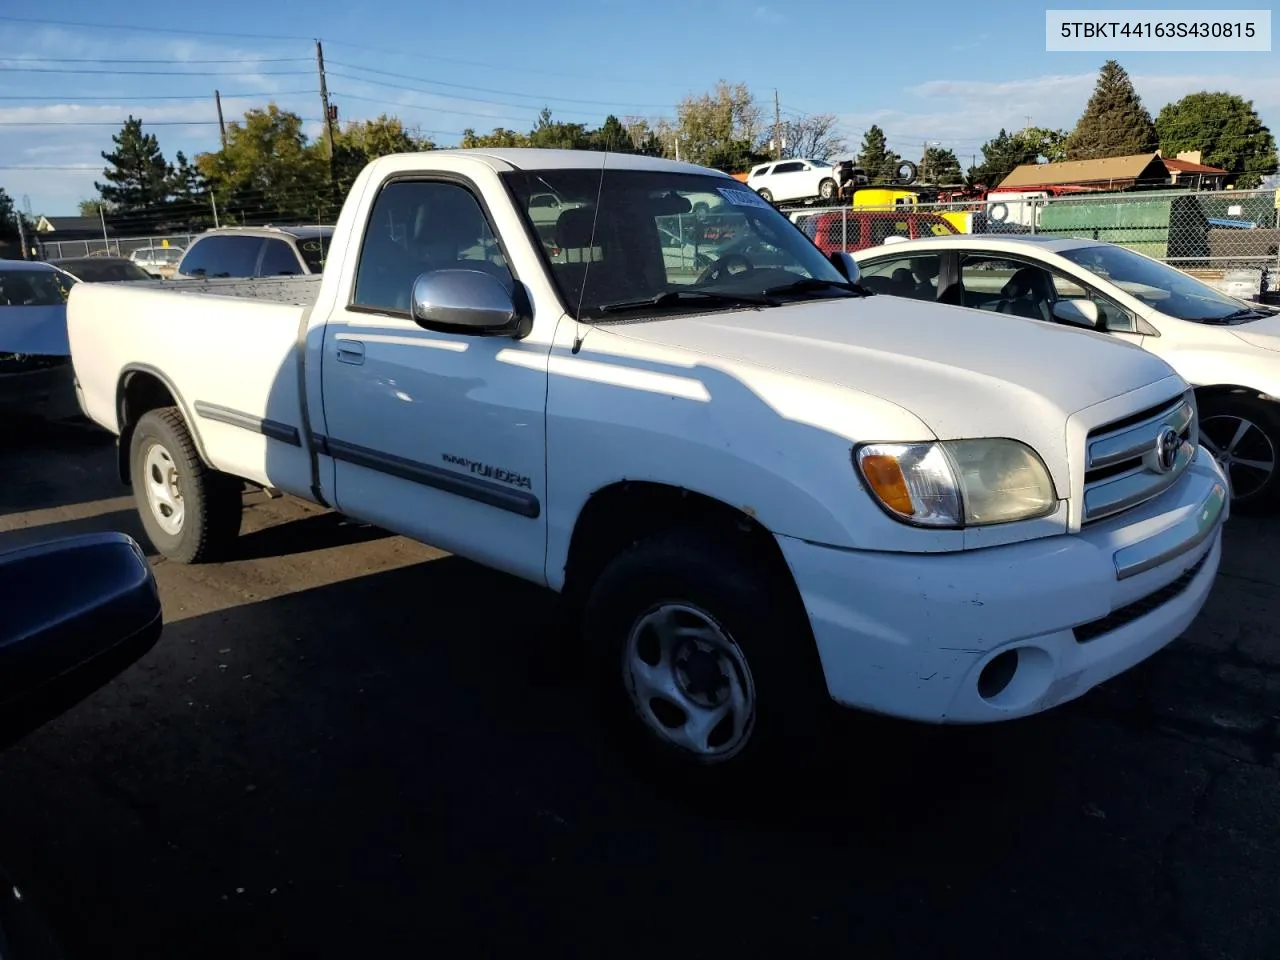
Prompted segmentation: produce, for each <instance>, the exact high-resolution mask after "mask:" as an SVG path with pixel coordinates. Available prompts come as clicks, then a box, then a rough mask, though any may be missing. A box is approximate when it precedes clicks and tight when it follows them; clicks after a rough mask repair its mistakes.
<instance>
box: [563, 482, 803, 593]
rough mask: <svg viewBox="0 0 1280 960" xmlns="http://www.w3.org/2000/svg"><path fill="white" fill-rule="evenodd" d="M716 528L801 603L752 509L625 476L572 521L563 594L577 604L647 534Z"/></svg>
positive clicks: (771, 539)
mask: <svg viewBox="0 0 1280 960" xmlns="http://www.w3.org/2000/svg"><path fill="white" fill-rule="evenodd" d="M682 526H685V527H688V526H698V527H704V528H708V527H709V528H713V529H719V530H722V531H724V532H725V534H726V535H729V536H736V537H739V538H741V542H742V544H743V547H744V549H749V550H755V551H758V552H759V553H758V555H759V556H760V557H761V558H763V559H764V560H765V561H766V562H767V563H768V564H769V566H770V568H771V570H772V572H773V573H774V574H776V575H777V576H779V577H780V578H781V579H780V583H781V584H783V585H784V589H785V590H786V591H787V592H788V593H789V595H790V597H791V598H792V599H793V600H794V601H795V602H796V603H797V604H800V608H801V609H803V603H802V601H801V598H800V592H799V589H798V588H797V586H796V583H795V578H794V576H793V575H792V573H791V567H790V566H789V565H788V563H787V561H786V558H785V557H784V556H783V554H782V550H781V549H780V548H779V546H778V542H777V540H776V539H775V538H774V535H773V533H772V532H771V531H770V530H769V529H768V528H766V527H765V526H764V524H762V523H761V522H760V521H759V520H758V519H756V517H755V516H753V515H752V514H750V513H748V512H746V511H744V510H742V509H740V508H738V507H734V506H731V505H729V504H727V503H725V502H724V501H722V500H717V499H716V498H714V497H711V496H708V495H706V494H702V493H697V492H695V491H693V490H689V489H686V488H684V487H678V486H675V485H671V484H666V483H660V482H653V481H636V480H623V481H619V482H616V483H612V484H610V485H608V486H605V487H602V488H601V489H599V490H596V491H595V492H594V493H592V494H591V496H590V497H588V498H587V501H586V503H585V504H584V505H583V507H582V509H581V510H580V511H579V513H578V516H577V518H576V520H575V522H574V526H573V533H572V535H571V536H570V540H569V549H568V553H567V554H566V558H565V567H564V587H563V589H562V591H561V592H562V595H563V597H564V598H565V599H566V600H567V601H568V603H569V606H570V608H571V609H577V608H579V607H580V605H581V604H582V602H583V601H584V599H585V597H586V595H587V594H588V593H589V592H590V590H591V586H592V584H593V583H594V582H595V580H596V578H597V577H598V576H599V574H600V572H601V571H602V570H603V569H604V568H605V566H607V565H608V563H609V562H610V561H611V560H612V559H613V558H614V557H616V556H618V555H619V554H620V553H622V552H623V551H624V550H627V549H628V548H630V547H632V546H634V545H635V544H636V543H638V542H639V541H640V540H642V539H644V538H645V537H647V536H650V535H653V534H655V533H659V532H661V531H664V530H670V529H674V528H678V527H682Z"/></svg>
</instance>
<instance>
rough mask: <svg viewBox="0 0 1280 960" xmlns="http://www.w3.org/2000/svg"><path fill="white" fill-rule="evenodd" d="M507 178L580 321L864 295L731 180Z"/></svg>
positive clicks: (566, 173)
mask: <svg viewBox="0 0 1280 960" xmlns="http://www.w3.org/2000/svg"><path fill="white" fill-rule="evenodd" d="M503 178H504V179H505V180H506V182H507V185H508V186H509V188H510V189H511V192H512V194H513V195H514V197H515V201H516V204H517V205H518V207H519V208H520V210H521V212H522V213H523V214H524V216H525V218H526V220H527V222H528V224H529V228H530V229H531V230H532V231H533V232H534V233H535V234H537V235H538V237H539V238H540V239H541V241H542V252H543V255H544V256H545V258H546V261H547V263H548V265H549V267H550V271H551V275H552V277H553V278H554V280H555V283H556V287H557V288H558V289H559V292H560V295H561V297H562V298H563V300H564V302H565V305H566V307H567V308H568V310H569V312H570V313H571V314H574V315H575V316H577V317H579V318H580V319H597V318H600V317H603V316H606V315H610V314H614V313H617V312H618V310H619V308H621V307H624V308H625V309H627V310H628V311H631V312H636V311H641V312H643V311H644V310H645V309H646V306H645V305H646V304H648V305H649V308H650V309H652V310H655V311H660V310H669V309H671V308H672V307H673V306H674V305H676V304H678V305H679V309H681V310H684V311H686V312H695V311H704V310H723V309H731V308H733V307H735V306H737V307H741V306H742V305H744V303H745V302H750V303H751V304H752V305H754V306H771V305H775V304H777V303H780V302H782V301H783V300H785V299H788V298H790V299H811V298H815V297H845V296H853V295H854V293H853V292H852V291H851V290H850V288H849V284H848V281H846V280H845V278H844V276H843V275H842V274H841V273H840V271H839V270H837V269H836V268H835V267H834V266H833V265H832V264H831V262H830V261H829V260H827V259H826V257H824V256H823V254H822V252H821V251H819V250H818V248H817V247H815V246H814V245H813V243H812V242H811V241H810V240H809V239H808V238H807V237H806V236H804V234H802V233H801V232H800V231H799V230H797V229H796V228H795V226H794V225H793V224H792V223H791V222H790V221H788V220H787V218H786V217H784V216H783V215H782V214H780V213H779V212H778V211H777V210H775V209H774V208H773V207H772V206H770V205H769V204H768V203H766V202H765V201H764V200H761V199H760V197H759V196H758V195H757V194H756V193H755V192H754V191H753V190H750V189H748V188H746V187H744V186H742V185H741V184H740V183H738V182H737V181H735V180H731V179H729V178H727V177H718V176H714V175H708V174H695V173H674V172H670V171H665V170H664V171H650V170H608V169H606V170H605V171H604V172H603V175H602V174H601V171H599V170H543V171H519V172H513V173H507V174H504V175H503ZM548 195H550V196H551V197H553V198H554V201H555V202H554V205H552V204H550V203H548V201H547V200H546V197H547V196H548ZM548 207H551V208H552V209H554V210H555V212H556V215H555V216H554V217H548V216H547V215H546V213H547V210H548ZM802 281H809V282H808V283H807V284H805V283H802ZM793 285H795V289H793V290H782V289H780V288H784V287H792V286H793ZM766 294H767V295H768V296H767V298H766V297H765V295H766ZM735 298H738V299H736V300H735Z"/></svg>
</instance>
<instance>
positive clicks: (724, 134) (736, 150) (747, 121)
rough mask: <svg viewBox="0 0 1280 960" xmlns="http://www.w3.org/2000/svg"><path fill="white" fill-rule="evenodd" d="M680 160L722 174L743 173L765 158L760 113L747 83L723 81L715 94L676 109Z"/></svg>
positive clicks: (688, 100) (689, 99)
mask: <svg viewBox="0 0 1280 960" xmlns="http://www.w3.org/2000/svg"><path fill="white" fill-rule="evenodd" d="M676 118H677V121H676V130H675V134H676V136H678V137H679V141H680V159H682V160H689V161H692V162H693V163H700V164H703V165H704V166H708V167H715V168H717V169H720V170H744V169H746V168H747V167H749V166H750V165H751V164H752V163H753V162H755V161H756V160H757V159H762V158H763V157H762V154H761V153H760V152H759V151H758V150H757V149H756V145H757V144H758V143H759V141H760V139H761V133H762V127H761V110H760V107H759V105H758V104H757V103H756V101H755V98H754V97H753V96H752V95H751V90H750V89H749V88H748V87H747V85H746V84H745V83H729V82H728V81H726V80H721V81H719V82H718V83H717V84H716V87H715V89H714V90H713V91H711V92H709V93H703V94H699V95H698V96H688V97H685V98H684V99H683V100H681V101H680V103H679V105H678V106H677V107H676Z"/></svg>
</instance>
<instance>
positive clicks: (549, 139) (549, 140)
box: [529, 107, 589, 150]
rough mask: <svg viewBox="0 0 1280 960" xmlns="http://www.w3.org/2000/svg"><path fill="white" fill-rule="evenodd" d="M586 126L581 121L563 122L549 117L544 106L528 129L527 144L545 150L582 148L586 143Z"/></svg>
mask: <svg viewBox="0 0 1280 960" xmlns="http://www.w3.org/2000/svg"><path fill="white" fill-rule="evenodd" d="M588 139H589V138H588V136H587V128H586V126H585V125H583V124H581V123H563V122H561V121H558V120H552V119H551V111H550V110H549V109H547V108H546V107H543V108H542V112H541V113H539V114H538V121H537V123H535V124H534V125H533V129H532V130H530V131H529V146H531V147H541V148H542V149H546V150H553V149H554V150H583V149H585V148H586V147H587V144H588Z"/></svg>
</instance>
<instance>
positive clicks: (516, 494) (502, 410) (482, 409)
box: [321, 177, 550, 581]
mask: <svg viewBox="0 0 1280 960" xmlns="http://www.w3.org/2000/svg"><path fill="white" fill-rule="evenodd" d="M477 196H478V195H477V193H476V191H475V190H474V189H473V188H472V186H471V185H470V184H469V183H466V182H465V181H462V180H460V179H458V178H455V177H450V178H448V179H424V178H416V177H415V178H414V179H392V180H390V181H388V182H386V183H384V184H383V185H382V186H381V188H380V190H379V193H378V195H377V197H376V198H375V200H374V203H373V208H372V211H371V213H370V216H369V220H368V223H367V226H366V229H365V235H364V237H363V240H362V241H361V243H362V246H361V250H360V254H359V259H358V261H357V263H356V267H355V270H356V273H355V281H354V284H353V285H352V288H351V295H350V300H349V302H348V303H347V304H345V305H343V304H339V305H338V306H337V307H336V308H335V310H334V312H333V314H332V317H331V319H330V320H329V321H328V322H327V324H326V330H325V335H324V355H323V360H322V362H321V387H322V390H323V395H324V414H325V428H326V436H325V437H324V438H323V441H322V443H321V449H322V452H327V454H328V455H329V456H331V457H332V458H333V461H334V464H335V482H334V493H335V498H336V500H337V507H338V509H340V510H341V511H343V512H344V513H348V514H350V515H351V516H354V517H358V518H360V519H362V520H366V521H368V522H370V523H374V524H377V525H379V526H382V527H385V528H387V529H389V530H393V531H395V532H397V533H403V534H405V535H407V536H410V537H413V538H415V539H418V540H422V541H424V542H426V543H430V544H432V545H434V546H437V547H440V548H441V549H444V550H448V551H449V552H451V553H457V554H460V555H462V556H466V557H470V558H471V559H474V560H477V561H479V562H481V563H484V564H487V565H491V566H493V567H496V568H499V569H503V570H507V571H508V572H510V573H514V574H516V575H518V576H523V577H527V578H529V579H533V580H538V581H544V580H545V576H544V560H545V551H546V519H545V509H544V504H545V502H546V486H547V482H546V469H545V463H546V460H545V438H546V431H545V416H546V410H545V403H546V395H547V357H548V354H549V352H550V344H549V343H543V342H536V340H535V338H534V337H532V336H530V337H528V338H525V339H523V340H514V339H511V338H509V337H486V336H477V335H467V334H461V333H438V332H435V331H430V330H426V329H423V328H422V327H420V326H419V325H418V324H417V323H416V322H414V320H413V318H412V313H411V300H412V290H413V283H414V280H415V279H416V278H417V277H418V276H419V275H420V274H422V273H426V272H429V271H431V270H435V269H447V268H453V269H457V268H465V269H475V270H483V271H485V272H488V273H490V274H492V275H493V276H495V277H497V278H498V279H499V280H501V281H502V282H503V283H504V284H506V285H507V287H508V289H514V288H515V284H516V279H515V278H514V277H513V275H512V272H511V270H510V268H509V266H508V260H507V258H506V256H505V255H504V253H503V251H502V249H501V246H500V244H499V243H498V241H497V239H496V237H495V234H494V232H493V229H492V226H491V223H490V221H489V219H488V216H487V215H486V213H485V211H484V209H483V207H482V205H481V203H480V202H479V200H478V199H477Z"/></svg>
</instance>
